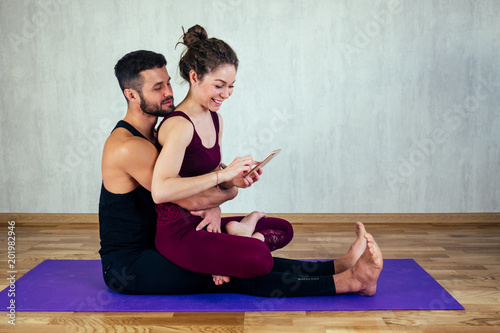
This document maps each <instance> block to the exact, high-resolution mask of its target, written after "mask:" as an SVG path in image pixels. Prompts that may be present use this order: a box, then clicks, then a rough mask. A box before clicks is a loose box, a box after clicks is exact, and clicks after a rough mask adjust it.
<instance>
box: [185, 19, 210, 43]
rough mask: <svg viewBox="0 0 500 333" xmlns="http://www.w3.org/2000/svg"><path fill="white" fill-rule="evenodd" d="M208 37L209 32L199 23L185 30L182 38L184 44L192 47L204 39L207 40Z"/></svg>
mask: <svg viewBox="0 0 500 333" xmlns="http://www.w3.org/2000/svg"><path fill="white" fill-rule="evenodd" d="M183 30H184V29H183ZM207 38H208V34H207V32H206V30H205V29H204V28H203V27H202V26H200V25H198V24H197V25H194V26H192V27H191V28H189V30H188V31H187V32H184V36H183V38H182V40H183V44H184V45H186V46H187V47H191V46H193V45H194V44H196V43H198V42H200V41H202V40H206V39H207Z"/></svg>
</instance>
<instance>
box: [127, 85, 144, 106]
mask: <svg viewBox="0 0 500 333" xmlns="http://www.w3.org/2000/svg"><path fill="white" fill-rule="evenodd" d="M123 94H124V95H125V98H126V99H127V100H128V101H129V102H132V103H134V102H135V103H140V102H141V99H140V97H139V94H138V93H137V91H136V90H134V89H130V88H127V89H125V90H124V91H123Z"/></svg>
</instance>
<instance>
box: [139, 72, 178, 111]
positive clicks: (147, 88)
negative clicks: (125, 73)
mask: <svg viewBox="0 0 500 333" xmlns="http://www.w3.org/2000/svg"><path fill="white" fill-rule="evenodd" d="M141 75H142V77H143V79H144V84H143V86H142V91H138V94H139V97H140V98H141V109H142V111H143V112H144V113H147V114H150V115H152V116H156V117H165V116H166V115H168V114H169V113H170V112H172V111H174V109H175V106H174V97H173V94H172V87H171V86H170V76H169V75H168V72H167V68H166V67H165V66H164V67H161V68H153V69H147V70H145V71H142V72H141Z"/></svg>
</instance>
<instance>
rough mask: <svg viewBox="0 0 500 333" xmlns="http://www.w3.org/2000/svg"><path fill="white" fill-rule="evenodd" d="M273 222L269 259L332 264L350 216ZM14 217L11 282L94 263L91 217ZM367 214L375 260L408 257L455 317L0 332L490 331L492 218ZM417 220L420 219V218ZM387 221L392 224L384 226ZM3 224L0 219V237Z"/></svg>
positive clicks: (141, 319) (121, 320) (119, 318)
mask: <svg viewBox="0 0 500 333" xmlns="http://www.w3.org/2000/svg"><path fill="white" fill-rule="evenodd" d="M495 214H496V213H495ZM273 215H274V214H273ZM276 216H278V217H282V218H286V219H289V220H291V221H292V222H293V225H294V229H295V237H294V239H293V241H292V242H291V243H290V244H289V245H288V246H287V247H286V248H284V249H280V250H278V251H276V252H275V255H276V256H282V257H287V258H299V259H306V258H307V259H311V258H312V259H324V258H337V257H339V256H341V255H342V254H343V253H345V251H346V250H347V248H348V247H349V246H350V244H351V243H352V241H353V240H354V225H353V221H355V220H356V218H353V217H352V216H350V215H346V214H342V216H341V215H337V216H334V217H335V218H337V220H335V218H332V219H331V220H328V219H327V217H325V216H323V214H291V215H285V214H284V215H276ZM384 216H385V217H387V214H384ZM2 217H4V216H2ZM17 217H19V218H20V219H19V220H16V226H17V227H16V241H17V244H18V245H16V249H17V251H16V264H17V265H16V266H17V267H16V268H17V270H18V276H17V277H18V278H19V277H20V276H22V275H23V274H25V273H26V272H27V271H29V270H30V269H32V268H33V267H35V266H36V265H37V264H39V263H40V262H42V261H43V260H45V259H98V258H99V254H98V252H97V251H98V250H99V234H98V225H97V223H96V220H95V218H96V216H95V215H93V214H89V215H85V214H84V215H80V214H75V215H74V216H70V218H69V219H68V216H67V215H66V214H60V215H59V214H53V215H50V216H47V215H46V214H39V216H37V215H36V214H35V215H33V214H30V215H26V216H25V215H17V216H16V218H17ZM25 217H26V218H25ZM331 217H332V216H330V217H328V218H331ZM375 217H376V218H377V219H378V218H381V217H382V215H380V216H372V220H371V222H370V223H369V224H368V225H367V229H368V231H369V232H371V233H372V234H373V235H374V236H375V238H376V240H377V243H378V244H379V246H380V248H381V249H382V251H383V253H384V257H385V258H414V259H415V260H416V261H417V262H418V263H419V264H420V265H421V266H422V267H423V268H424V269H426V270H427V272H429V274H431V275H432V276H433V277H434V278H435V279H437V281H438V282H439V283H440V284H441V285H443V287H445V288H446V289H447V290H448V291H449V292H450V293H451V294H452V295H453V296H454V297H455V298H457V300H458V301H459V302H461V303H462V304H463V305H464V306H465V308H466V309H465V311H354V312H351V311H338V312H329V311H310V312H305V311H297V312H286V311H284V312H272V311H269V312H246V313H243V312H238V313H232V312H226V313H220V312H219V313H171V312H166V313H157V312H156V313H74V312H20V313H18V316H17V325H16V327H15V330H12V326H11V325H9V324H8V323H7V316H6V312H5V311H0V314H1V317H3V318H4V319H2V320H0V332H12V331H14V332H29V333H32V332H51V333H52V332H94V331H95V332H177V331H185V332H213V331H220V332H339V331H362V332H401V331H404V332H474V331H480V332H498V331H500V283H499V281H500V223H492V221H493V220H494V219H495V218H497V217H495V216H494V214H493V215H491V214H486V215H481V216H479V215H474V216H463V215H449V216H440V217H439V218H438V217H432V216H427V217H426V216H422V215H418V216H408V217H407V218H405V217H404V216H401V215H400V216H398V217H396V216H393V219H394V220H393V221H388V220H386V219H380V220H383V221H384V223H382V222H377V219H376V218H375ZM426 218H428V221H430V222H427V223H426V222H423V221H426ZM454 218H456V219H454ZM397 219H399V223H395V222H394V221H396V220H397ZM7 220H8V219H5V220H4V221H0V225H3V227H1V228H4V229H3V231H1V233H4V235H5V233H6V231H7V229H6V228H5V226H6V222H5V221H7ZM437 220H439V221H441V222H436V221H437ZM68 221H69V222H68ZM85 221H88V222H87V223H85ZM308 221H309V222H308ZM328 221H330V222H332V221H333V222H334V223H326V222H328ZM342 221H344V222H342ZM345 221H348V222H349V223H346V222H345ZM443 221H447V222H443ZM479 221H481V222H479ZM2 223H3V224H2ZM0 230H2V229H0ZM6 242H7V237H0V254H1V255H6V253H7V251H6V249H7V243H6ZM6 278H7V271H6V270H5V269H2V270H0V288H2V289H3V288H5V287H7V280H6Z"/></svg>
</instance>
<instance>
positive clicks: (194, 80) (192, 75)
mask: <svg viewBox="0 0 500 333" xmlns="http://www.w3.org/2000/svg"><path fill="white" fill-rule="evenodd" d="M198 81H199V78H198V74H197V73H196V72H195V71H194V70H190V71H189V82H190V83H191V84H195V83H197V82H198Z"/></svg>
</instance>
